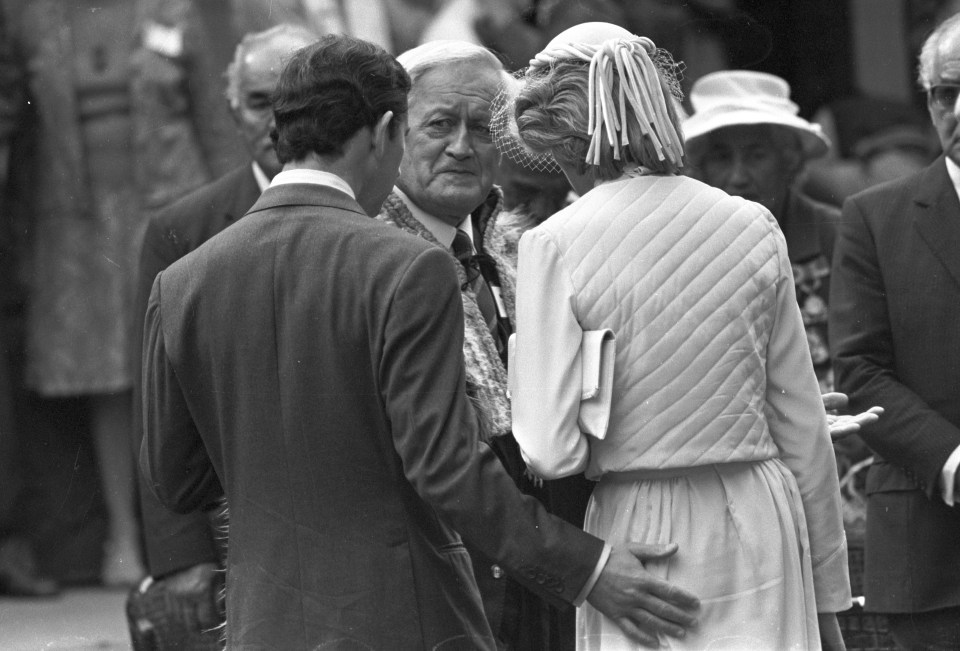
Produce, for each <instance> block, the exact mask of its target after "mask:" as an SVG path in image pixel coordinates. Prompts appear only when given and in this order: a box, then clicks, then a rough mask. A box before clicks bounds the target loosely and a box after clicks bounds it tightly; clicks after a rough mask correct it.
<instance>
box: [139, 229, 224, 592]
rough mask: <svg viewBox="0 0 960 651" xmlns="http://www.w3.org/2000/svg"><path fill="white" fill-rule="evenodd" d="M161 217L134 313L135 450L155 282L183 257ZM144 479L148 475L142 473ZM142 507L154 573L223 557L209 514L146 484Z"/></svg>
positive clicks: (149, 239) (147, 239)
mask: <svg viewBox="0 0 960 651" xmlns="http://www.w3.org/2000/svg"><path fill="white" fill-rule="evenodd" d="M161 223H162V222H160V221H158V220H157V219H151V220H150V221H149V222H148V224H147V230H146V233H145V234H144V238H143V245H142V246H141V248H140V268H139V274H138V278H137V296H136V302H135V304H134V305H135V312H134V316H135V319H134V327H135V336H134V337H133V339H134V342H135V346H136V348H135V349H134V353H135V354H133V355H131V359H132V360H134V362H133V363H134V369H133V378H134V396H133V398H134V423H133V444H134V450H135V451H137V452H138V451H139V450H140V445H141V443H142V441H143V418H142V415H143V409H142V397H143V387H142V377H141V355H140V351H141V350H142V349H143V340H144V337H143V326H144V315H145V314H146V311H147V305H148V303H149V300H150V290H151V288H152V287H153V281H154V279H155V278H156V277H157V274H159V273H160V272H161V271H163V270H164V269H165V268H166V267H167V266H168V265H169V264H171V263H172V262H173V261H175V260H177V259H178V258H179V257H180V255H181V254H180V252H179V250H178V249H177V247H176V246H175V243H174V242H172V241H170V239H169V238H168V237H167V236H166V234H165V233H164V232H163V228H162V226H161V225H160V224H161ZM141 482H143V477H142V475H141ZM140 511H141V517H142V519H143V535H144V543H145V548H146V552H147V564H148V566H149V568H150V574H151V575H152V576H154V577H160V576H163V575H165V574H170V573H172V572H177V571H180V570H185V569H188V568H190V567H193V566H195V565H199V564H200V563H215V562H218V558H219V557H218V552H217V546H216V542H215V540H214V537H213V530H212V528H211V526H210V520H209V517H208V516H207V515H206V514H205V513H203V512H200V511H195V512H193V513H187V514H178V513H174V512H173V511H170V510H169V509H167V508H166V507H165V506H163V504H161V503H160V502H159V500H157V498H156V496H155V495H154V494H153V492H152V491H151V490H149V488H148V487H147V486H146V484H145V483H141V490H140Z"/></svg>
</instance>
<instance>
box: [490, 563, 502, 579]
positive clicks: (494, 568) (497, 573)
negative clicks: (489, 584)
mask: <svg viewBox="0 0 960 651" xmlns="http://www.w3.org/2000/svg"><path fill="white" fill-rule="evenodd" d="M490 576H492V577H493V578H495V579H499V578H501V577H503V569H501V567H500V566H499V565H496V564H494V565H491V566H490Z"/></svg>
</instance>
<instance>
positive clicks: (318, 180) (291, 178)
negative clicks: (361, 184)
mask: <svg viewBox="0 0 960 651" xmlns="http://www.w3.org/2000/svg"><path fill="white" fill-rule="evenodd" d="M285 183H313V184H315V185H325V186H327V187H328V188H333V189H334V190H340V192H343V193H345V194H347V195H349V196H350V198H351V199H354V200H356V198H357V196H356V195H355V194H354V193H353V188H351V187H350V184H349V183H347V182H346V181H344V180H343V179H342V178H340V177H339V176H337V175H336V174H331V173H330V172H324V171H322V170H308V169H304V168H297V169H292V170H283V171H282V172H280V173H279V174H277V175H276V176H275V177H273V181H271V182H270V187H271V188H272V187H273V186H275V185H283V184H285Z"/></svg>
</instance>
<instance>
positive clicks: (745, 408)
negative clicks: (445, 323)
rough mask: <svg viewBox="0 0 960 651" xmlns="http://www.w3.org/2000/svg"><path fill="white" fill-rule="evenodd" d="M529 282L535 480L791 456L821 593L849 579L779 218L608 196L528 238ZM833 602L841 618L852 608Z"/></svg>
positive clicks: (523, 316) (522, 317)
mask: <svg viewBox="0 0 960 651" xmlns="http://www.w3.org/2000/svg"><path fill="white" fill-rule="evenodd" d="M517 277H518V288H517V305H518V313H517V337H518V340H517V349H516V353H517V355H516V359H515V361H514V362H513V363H514V364H515V370H516V372H517V387H518V388H517V391H516V394H515V395H514V396H513V428H514V435H515V436H516V438H517V441H518V443H519V444H520V446H521V448H522V449H523V451H524V453H525V457H526V459H527V462H528V463H529V464H530V466H531V467H532V468H533V469H534V471H536V472H538V473H540V474H542V475H543V476H545V477H548V478H550V477H557V476H566V475H570V474H574V473H576V472H579V471H581V470H585V471H586V473H587V476H588V477H591V478H596V479H599V478H602V477H603V476H604V475H605V474H607V473H617V472H624V471H634V470H662V469H685V468H691V467H695V466H703V465H707V464H727V463H732V462H744V461H763V460H768V459H773V458H777V457H779V458H780V459H781V460H782V461H783V463H784V464H786V466H787V467H788V468H789V469H790V471H791V472H792V473H793V474H794V475H795V476H796V479H797V483H798V485H799V488H800V493H801V497H802V500H803V505H804V509H805V510H806V512H807V514H808V518H807V519H808V520H811V521H815V522H816V527H813V526H811V531H810V538H811V548H812V558H813V566H814V577H815V579H816V580H817V581H816V582H817V583H818V584H819V583H820V580H823V581H824V585H828V584H830V583H831V581H830V580H828V577H829V576H830V575H831V574H837V573H838V569H839V570H842V572H843V573H845V571H846V570H845V567H846V559H845V554H842V553H840V552H841V551H843V550H845V541H844V534H843V527H842V522H841V516H840V504H839V491H838V484H837V471H836V464H835V462H834V458H833V450H832V446H831V444H830V438H829V435H828V432H827V425H826V419H825V415H824V411H823V406H822V402H821V399H820V392H819V390H818V386H817V380H816V377H815V375H814V373H813V368H812V365H811V361H810V354H809V351H808V350H807V345H806V339H805V336H804V330H803V323H802V319H801V316H800V312H799V309H798V307H797V302H796V295H795V291H794V285H793V277H792V275H791V270H790V263H789V259H788V257H787V249H786V243H785V240H784V238H783V235H782V234H781V233H780V231H779V229H778V227H777V224H776V221H775V220H774V219H773V217H772V215H770V213H769V212H767V211H766V210H765V209H763V208H762V207H760V206H759V205H758V204H755V203H752V202H749V201H746V200H744V199H740V198H736V197H730V196H728V195H726V194H725V193H723V192H722V191H720V190H717V189H714V188H711V187H709V186H707V185H705V184H703V183H700V182H699V181H695V180H693V179H690V178H686V177H681V176H666V177H665V176H645V177H640V178H634V179H625V180H619V181H615V182H610V183H605V184H603V185H600V186H598V187H596V188H595V189H594V190H592V191H591V192H589V193H587V194H586V195H585V196H584V197H583V198H582V199H581V200H580V201H577V202H575V203H574V204H572V205H571V206H569V207H568V208H566V209H564V210H563V211H561V212H559V213H557V214H556V215H554V216H553V217H551V218H550V219H548V220H547V221H546V222H544V223H543V224H541V225H540V226H538V227H537V228H535V229H533V230H531V231H529V232H527V233H526V234H525V235H524V236H523V238H522V239H521V240H520V257H519V269H518V276H517ZM600 328H610V329H612V330H613V331H614V333H615V334H616V338H617V339H616V363H615V368H614V387H613V398H612V407H611V415H610V424H609V430H608V433H607V436H606V438H605V439H604V440H597V439H594V438H592V437H588V436H587V435H584V434H582V433H581V432H580V431H579V428H578V426H577V410H578V405H579V401H580V391H581V381H580V374H579V352H578V351H579V345H580V339H581V332H582V331H583V330H594V329H600ZM833 583H836V582H835V581H833ZM831 592H832V593H833V594H834V595H835V596H836V598H835V599H834V600H833V601H834V602H835V603H834V604H833V605H837V606H842V607H840V608H838V609H839V610H842V609H844V608H845V607H846V604H842V603H841V602H843V600H844V599H845V598H846V599H849V593H848V592H845V591H844V590H843V586H839V589H838V590H836V591H834V590H828V591H825V594H830V593H831ZM819 598H820V594H818V599H819ZM848 603H849V602H847V604H848ZM819 605H821V604H819V603H818V606H819Z"/></svg>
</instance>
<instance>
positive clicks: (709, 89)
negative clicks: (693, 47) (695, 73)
mask: <svg viewBox="0 0 960 651" xmlns="http://www.w3.org/2000/svg"><path fill="white" fill-rule="evenodd" d="M690 103H691V104H692V105H693V115H691V116H690V117H689V118H687V120H686V121H685V122H684V123H683V133H684V138H685V140H686V143H687V149H688V150H692V149H694V148H695V147H696V146H697V144H698V140H699V139H701V138H702V137H703V136H705V135H707V134H708V133H710V132H711V131H716V130H717V129H722V128H724V127H732V126H736V125H744V124H772V125H776V126H781V127H786V128H788V129H790V130H791V131H793V132H794V133H795V134H797V136H798V138H799V140H800V145H801V147H802V148H803V154H804V156H805V157H806V158H816V157H817V156H822V155H823V154H825V153H827V150H828V149H829V147H830V141H829V140H828V139H827V137H826V136H825V135H823V132H822V131H821V129H820V126H819V125H816V124H813V123H811V122H808V121H806V120H804V119H803V118H801V117H800V116H799V115H797V113H798V112H799V107H797V105H796V104H794V103H793V102H792V101H791V100H790V84H788V83H787V82H786V81H785V80H783V79H781V78H780V77H777V76H776V75H771V74H768V73H765V72H753V71H750V70H724V71H721V72H713V73H710V74H708V75H704V76H703V77H701V78H700V79H698V80H697V81H696V82H695V83H694V84H693V88H692V89H691V91H690Z"/></svg>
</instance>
